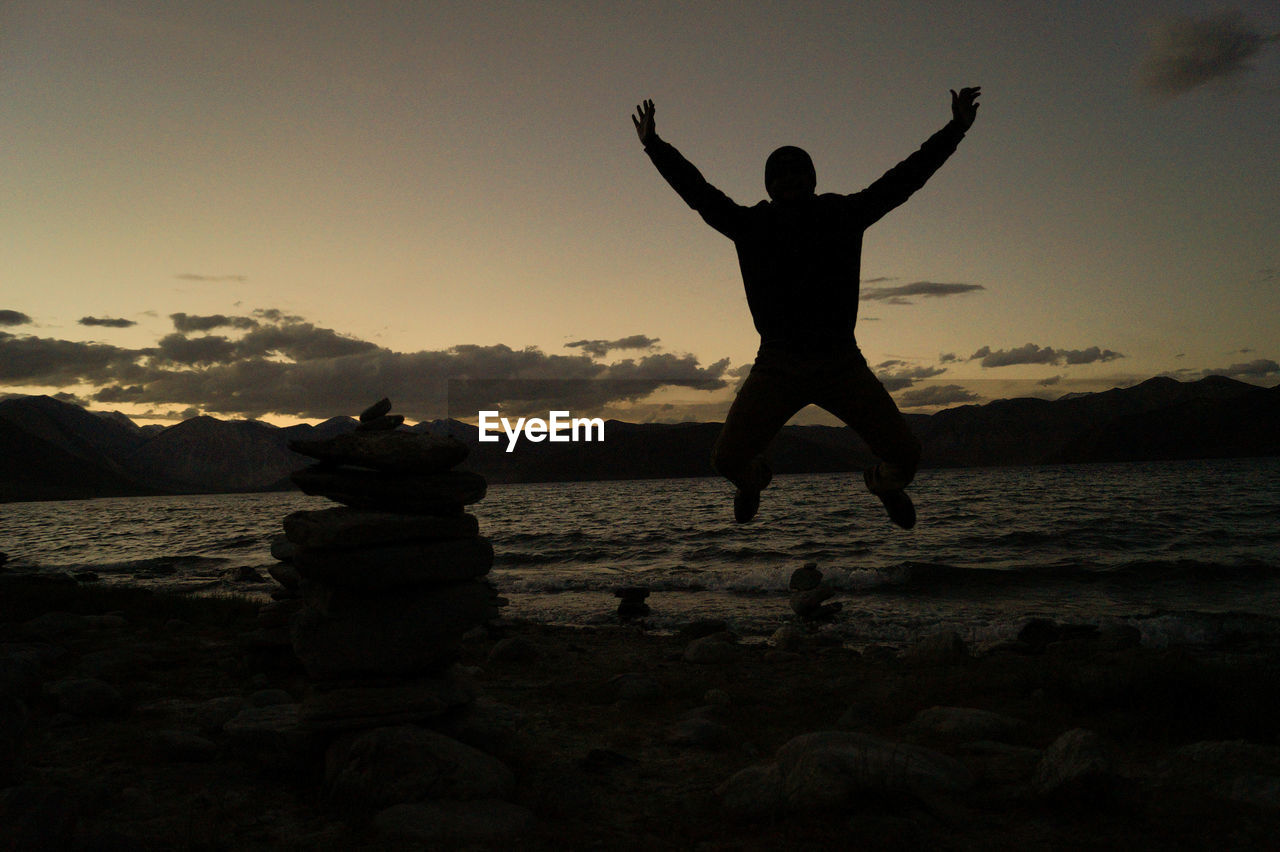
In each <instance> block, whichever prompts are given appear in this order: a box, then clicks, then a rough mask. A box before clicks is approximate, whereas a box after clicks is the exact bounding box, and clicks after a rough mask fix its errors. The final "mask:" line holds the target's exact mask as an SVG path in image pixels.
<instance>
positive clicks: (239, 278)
mask: <svg viewBox="0 0 1280 852" xmlns="http://www.w3.org/2000/svg"><path fill="white" fill-rule="evenodd" d="M173 277H174V278H177V279H178V280H180V281H199V282H202V283H214V282H219V281H235V282H236V283H238V284H243V283H244V282H246V281H248V280H249V276H247V275H199V274H197V273H195V272H179V273H178V274H177V275H175V276H173Z"/></svg>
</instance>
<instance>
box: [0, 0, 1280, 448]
mask: <svg viewBox="0 0 1280 852" xmlns="http://www.w3.org/2000/svg"><path fill="white" fill-rule="evenodd" d="M1277 34H1280V6H1277V4H1276V3H1275V2H1274V0H1259V2H1240V3H1235V4H1233V5H1230V6H1227V7H1224V6H1221V5H1219V4H1217V3H1212V4H1211V3H1207V2H1174V1H1173V0H1164V2H1143V0H1136V1H1135V2H1127V3H1113V2H1109V0H1108V2H1102V1H1101V0H1081V2H1075V3H1069V4H1064V3H1056V2H1048V0H1045V2H1024V3H1012V2H1007V0H1006V2H983V0H975V2H966V3H963V4H940V3H935V2H926V0H898V1H897V2H858V3H851V2H840V3H837V2H793V3H785V4H782V3H765V2H736V3H732V4H728V3H726V4H719V3H717V4H688V3H677V2H670V3H657V2H626V3H623V2H617V3H608V2H555V0H546V2H471V3H463V2H456V3H455V2H434V0H422V1H421V2H390V0H387V2H374V0H366V1H365V2H361V1H360V0H354V1H353V2H343V3H338V2H329V0H298V2H291V0H290V1H289V2H286V1H285V0H272V2H262V1H261V0H252V1H251V0H240V1H239V2H237V0H227V2H210V3H203V2H201V3H197V2H181V3H178V2H172V0H154V2H147V0H117V1H115V2H113V0H97V1H96V2H95V1H94V0H6V2H4V3H3V4H0V104H3V107H0V115H2V116H3V119H0V120H2V122H3V123H2V125H0V127H2V128H3V133H2V134H0V185H2V186H3V203H0V395H7V394H27V393H50V394H55V393H62V394H65V395H67V396H66V397H64V398H74V399H76V400H79V401H81V402H84V403H86V404H88V405H89V406H90V407H91V408H93V409H99V410H112V409H118V410H121V411H124V412H126V413H128V414H130V415H131V416H134V417H135V418H136V419H138V420H139V421H140V422H148V421H150V420H155V421H157V422H165V421H172V420H173V419H176V418H181V417H188V416H192V415H193V414H196V413H200V412H204V413H209V414H213V415H215V416H218V417H224V418H229V417H258V418H261V419H265V420H269V421H272V422H276V423H281V424H284V423H290V422H296V421H298V420H300V419H302V420H308V421H315V420H321V419H324V418H327V417H330V416H333V415H337V414H355V413H357V412H358V411H359V410H360V409H361V408H363V407H364V406H365V405H368V404H369V403H371V402H373V401H374V400H375V399H377V398H378V397H381V396H384V395H386V396H390V397H391V398H392V400H393V402H394V403H395V410H396V411H399V412H401V413H404V414H406V415H407V416H409V418H410V419H411V420H418V419H428V418H433V417H440V416H445V414H446V413H451V414H453V415H454V416H467V412H460V411H456V410H455V411H448V410H447V408H448V406H447V405H446V391H445V388H446V384H445V383H446V380H448V379H450V378H455V379H458V378H467V379H517V380H520V379H553V380H558V379H591V380H596V379H610V380H625V382H620V383H618V384H616V385H615V387H618V388H625V389H628V390H627V391H626V393H625V394H624V392H623V391H622V390H619V391H617V393H616V394H612V396H613V398H611V392H607V391H606V392H599V391H597V392H580V391H579V390H578V389H579V388H581V387H582V385H583V384H585V383H584V382H576V383H566V384H565V385H564V387H565V389H566V390H565V394H564V398H563V399H561V400H557V403H558V404H564V405H565V406H568V407H570V408H571V409H576V410H575V413H577V412H578V411H581V412H582V413H584V414H585V413H597V412H600V411H603V412H604V413H607V414H614V415H616V416H621V417H622V418H623V419H630V420H647V419H674V420H681V419H700V420H715V419H720V418H722V417H723V412H724V409H725V407H726V406H727V403H728V401H729V400H730V399H731V398H732V391H733V388H734V386H735V385H736V383H737V382H738V381H739V380H740V377H741V375H742V371H743V369H744V368H745V367H746V366H749V364H750V362H751V359H752V357H753V355H754V352H755V347H756V345H757V343H758V339H757V337H756V335H755V332H754V329H753V327H752V324H751V319H750V316H749V314H748V313H747V307H746V301H745V298H744V296H743V293H742V286H741V280H740V278H739V274H738V268H737V261H736V258H735V255H734V251H733V246H732V244H731V243H730V242H729V241H728V240H726V239H725V238H723V237H722V236H720V235H719V234H717V233H715V232H714V231H712V230H711V229H710V228H708V227H707V226H706V225H705V224H703V223H702V221H701V220H700V219H699V218H698V216H697V215H696V214H695V213H693V212H692V211H691V210H689V209H688V208H687V207H686V206H685V205H684V204H683V202H682V201H681V200H680V199H679V198H678V197H677V196H676V195H675V194H674V193H673V192H672V191H671V189H670V188H669V187H668V186H667V185H666V183H665V182H664V181H663V180H662V178H661V177H660V176H659V175H658V174H657V172H656V171H655V170H654V168H653V166H652V165H651V163H650V162H649V160H648V159H647V158H646V157H645V156H644V154H643V151H642V149H641V146H640V144H639V142H638V141H637V139H636V135H635V132H634V130H633V128H632V125H631V121H630V119H629V116H630V114H631V112H632V111H633V110H634V108H635V105H636V104H637V103H638V102H639V101H640V100H641V99H643V98H652V99H653V100H654V101H655V102H656V105H657V129H658V132H659V134H660V135H661V136H662V137H663V138H664V139H666V140H668V141H669V142H671V143H672V144H674V145H675V146H676V147H677V148H679V149H680V150H681V151H682V153H684V154H685V156H686V157H688V158H689V159H690V160H691V161H692V162H693V163H694V164H696V165H697V166H698V167H699V168H700V169H701V170H702V172H703V174H704V175H706V177H707V178H708V180H710V181H711V182H712V183H713V184H715V185H717V186H718V187H720V188H721V189H722V190H724V191H725V192H726V193H728V194H729V195H730V196H731V197H733V198H734V199H735V200H737V201H738V202H740V203H743V204H754V203H755V202H757V201H759V200H760V199H761V198H763V197H764V185H763V164H764V159H765V157H766V156H767V155H768V153H769V152H770V151H771V150H773V149H774V148H776V147H778V146H779V145H783V144H795V145H800V146H802V147H804V148H806V149H807V150H808V151H809V152H810V153H811V154H812V156H813V159H814V162H815V164H816V167H817V173H818V190H819V191H820V192H823V191H827V192H855V191H857V190H859V189H861V188H863V187H864V186H866V185H867V184H868V183H870V182H871V181H873V180H874V179H875V178H877V177H879V176H880V174H882V173H883V172H884V171H885V170H887V169H888V168H890V167H891V166H893V165H894V164H895V163H897V162H898V161H899V160H901V159H903V158H904V157H906V156H907V155H908V154H910V153H911V152H912V151H914V150H915V149H916V148H917V147H918V146H919V144H920V143H921V142H923V141H924V139H926V138H927V137H928V136H929V135H930V134H931V133H933V132H934V131H936V130H938V129H939V128H941V127H942V126H943V125H944V124H945V123H946V122H947V120H948V119H949V118H950V106H949V104H950V96H949V94H948V90H949V89H952V88H954V89H959V88H960V87H962V86H971V85H980V86H981V87H982V90H983V95H982V101H981V102H982V106H981V108H980V110H979V113H978V119H977V123H976V124H975V125H974V127H973V129H972V130H971V131H970V132H969V134H968V137H967V138H966V139H965V140H964V141H963V142H962V143H961V145H960V148H959V150H958V151H957V153H956V154H955V155H954V156H953V157H952V159H951V160H950V161H949V162H948V163H947V164H946V165H945V166H944V167H943V169H942V170H941V171H940V172H939V173H938V174H937V175H936V176H935V177H934V178H933V179H932V181H931V182H930V183H929V184H928V185H927V186H926V187H925V188H924V189H922V190H921V191H920V192H918V193H917V194H916V195H915V196H913V197H912V198H911V199H910V200H909V201H908V202H907V203H906V204H905V205H904V206H903V207H901V208H899V209H898V210H896V211H894V212H893V213H891V214H890V215H889V216H888V217H886V218H885V219H884V220H883V221H881V222H880V223H878V224H877V225H875V226H874V227H873V228H872V229H871V230H870V231H868V233H867V236H866V240H865V245H864V250H863V265H862V271H863V276H864V283H863V302H862V305H861V309H860V317H861V318H860V321H859V325H858V338H859V341H860V343H861V346H862V349H863V351H864V353H865V354H866V356H867V359H868V361H869V362H870V363H871V364H872V365H873V366H876V367H877V372H879V373H880V374H881V375H882V376H883V377H884V378H885V379H886V381H887V382H888V384H889V386H890V387H891V388H893V389H895V396H896V397H897V398H898V399H899V401H900V404H901V405H902V406H903V407H904V410H907V411H922V412H928V411H932V410H934V409H935V408H936V406H937V405H939V404H942V405H950V404H956V403H959V402H964V401H974V402H983V401H987V400H990V399H994V398H999V397H1007V396H1015V395H1039V396H1045V397H1050V398H1051V397H1054V396H1057V395H1060V394H1062V393H1067V392H1072V391H1087V390H1100V389H1105V388H1107V387H1112V386H1116V385H1126V384H1132V383H1134V382H1136V381H1141V380H1143V379H1146V378H1149V377H1151V376H1154V375H1162V374H1164V375H1173V376H1175V377H1177V378H1183V379H1194V378H1200V377H1201V376H1203V375H1206V374H1209V373H1222V374H1226V375H1231V376H1233V377H1235V378H1238V379H1242V380H1245V381H1251V382H1255V383H1258V384H1264V385H1267V386H1272V385H1275V384H1276V383H1277V381H1280V365H1278V364H1277V359H1280V322H1277V319H1276V318H1277V317H1280V135H1278V134H1277V128H1280V41H1277V40H1276V36H1277ZM1188 57H1194V58H1195V60H1194V61H1191V60H1188ZM946 285H965V286H946ZM601 387H604V388H608V387H610V385H601ZM637 389H638V390H637ZM650 389H653V390H654V393H653V394H652V395H648V396H645V395H644V394H646V393H647V392H648V391H649V390H650ZM626 395H630V396H631V397H636V396H637V395H639V398H638V401H637V400H635V399H633V400H632V401H629V402H628V401H627V400H625V399H622V398H619V397H620V396H626ZM544 401H547V400H539V404H541V403H542V402H544ZM513 405H514V403H513ZM588 409H594V410H593V411H590V412H588ZM471 416H474V412H471Z"/></svg>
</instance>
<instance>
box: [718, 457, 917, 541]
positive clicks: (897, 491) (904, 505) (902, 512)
mask: <svg viewBox="0 0 1280 852" xmlns="http://www.w3.org/2000/svg"><path fill="white" fill-rule="evenodd" d="M862 481H863V482H865V483H866V484H867V490H868V491H870V492H871V493H872V494H874V495H876V496H877V497H879V498H880V502H881V503H883V504H884V508H885V511H886V512H888V513H889V520H891V521H893V522H894V523H895V524H897V525H898V526H900V527H902V528H903V529H904V530H909V529H911V528H912V527H914V526H915V525H916V506H915V504H914V503H912V502H911V498H910V497H908V496H907V492H905V491H903V490H902V489H901V488H890V489H885V490H882V491H881V490H876V489H875V488H872V487H871V471H870V470H866V471H864V472H863V474H862ZM757 502H758V501H757ZM735 505H736V503H735Z"/></svg>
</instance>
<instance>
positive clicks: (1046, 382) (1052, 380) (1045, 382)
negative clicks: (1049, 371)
mask: <svg viewBox="0 0 1280 852" xmlns="http://www.w3.org/2000/svg"><path fill="white" fill-rule="evenodd" d="M1060 381H1062V376H1050V377H1049V378H1047V379H1041V380H1040V381H1038V382H1036V384H1037V385H1039V386H1040V387H1042V388H1047V387H1052V386H1054V385H1056V384H1057V383H1058V382H1060Z"/></svg>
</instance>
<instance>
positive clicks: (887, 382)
mask: <svg viewBox="0 0 1280 852" xmlns="http://www.w3.org/2000/svg"><path fill="white" fill-rule="evenodd" d="M893 363H895V362H893V361H886V362H885V364H893ZM896 363H898V364H902V363H904V362H902V361H898V362H896ZM881 366H884V365H883V364H882V365H881ZM946 371H947V368H946V367H909V368H907V369H905V370H898V371H896V372H882V373H876V378H878V379H879V380H880V383H881V384H883V385H884V386H885V389H886V390H889V391H896V390H902V389H903V388H909V387H911V386H912V385H914V384H915V383H916V382H918V381H921V380H922V379H931V378H933V377H934V376H940V375H942V374H943V373H945V372H946Z"/></svg>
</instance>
